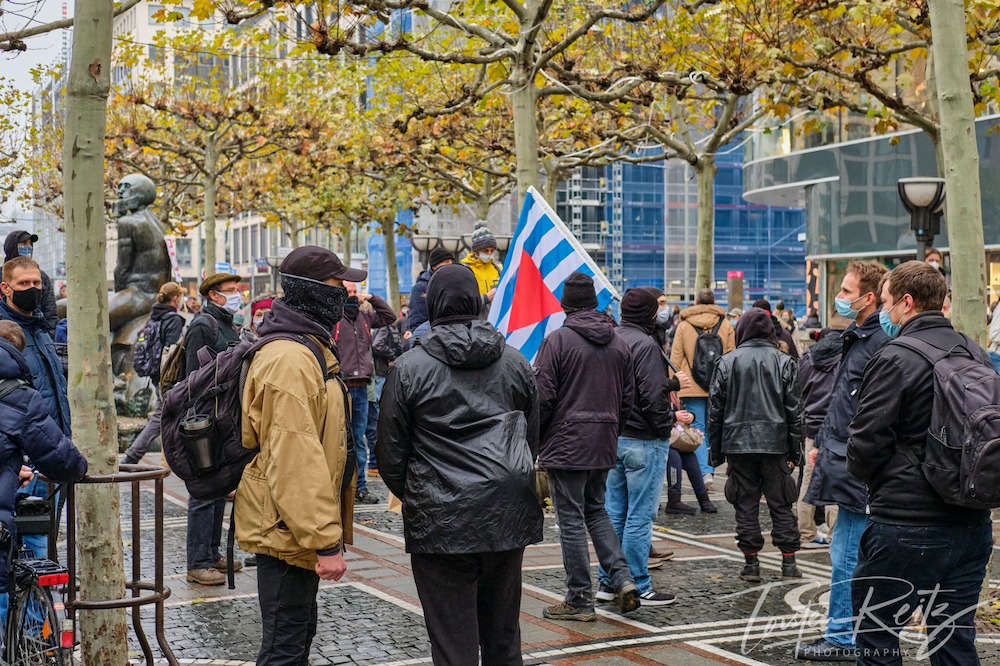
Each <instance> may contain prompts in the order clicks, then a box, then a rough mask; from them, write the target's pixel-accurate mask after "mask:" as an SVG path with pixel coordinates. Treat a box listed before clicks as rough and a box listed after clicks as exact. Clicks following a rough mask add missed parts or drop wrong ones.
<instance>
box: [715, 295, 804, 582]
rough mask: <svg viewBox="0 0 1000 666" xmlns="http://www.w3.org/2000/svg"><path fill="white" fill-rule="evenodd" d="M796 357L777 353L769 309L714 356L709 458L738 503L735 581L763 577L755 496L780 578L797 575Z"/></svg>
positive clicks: (754, 313)
mask: <svg viewBox="0 0 1000 666" xmlns="http://www.w3.org/2000/svg"><path fill="white" fill-rule="evenodd" d="M795 371H796V368H795V361H794V360H793V359H792V358H791V357H789V356H788V355H786V354H783V353H782V352H781V351H779V350H778V344H777V339H776V337H775V330H774V323H773V322H772V321H771V314H770V313H769V312H767V311H766V310H762V309H760V308H752V309H751V310H748V311H747V313H746V314H744V315H743V316H742V317H741V318H740V321H739V323H738V324H737V326H736V349H735V350H733V351H731V352H730V353H728V354H726V355H724V356H723V357H722V358H721V359H719V362H718V365H717V366H716V369H715V374H714V375H713V376H712V385H711V390H710V391H709V398H708V430H709V437H708V441H709V442H710V443H711V449H710V452H709V463H710V464H711V465H713V466H717V465H721V464H722V462H723V460H725V461H726V462H728V463H729V478H728V479H727V481H726V488H725V495H726V499H727V500H728V501H729V503H730V504H732V505H733V506H734V507H735V508H736V539H737V543H738V544H739V548H740V550H741V551H743V555H744V557H745V558H746V566H745V567H744V568H743V572H742V573H741V574H740V578H742V579H743V580H746V581H750V582H759V581H760V563H759V561H758V559H757V553H758V552H759V551H760V549H761V548H763V547H764V537H763V535H762V534H761V531H760V519H759V515H758V514H759V511H760V496H761V494H762V493H763V495H764V497H765V498H767V508H768V510H769V511H770V512H771V523H772V524H773V529H772V531H771V540H772V541H773V542H774V545H775V546H777V547H778V548H779V549H780V550H781V555H782V562H781V575H782V578H800V577H801V574H800V573H799V570H798V567H797V566H796V564H795V552H796V551H797V550H798V549H799V528H798V524H797V522H796V520H795V510H794V504H795V500H796V499H797V497H798V485H797V484H796V482H795V479H794V478H792V470H793V469H794V468H795V467H796V466H797V465H800V464H801V463H802V404H801V403H802V401H801V398H800V395H799V385H798V381H797V379H796V372H795Z"/></svg>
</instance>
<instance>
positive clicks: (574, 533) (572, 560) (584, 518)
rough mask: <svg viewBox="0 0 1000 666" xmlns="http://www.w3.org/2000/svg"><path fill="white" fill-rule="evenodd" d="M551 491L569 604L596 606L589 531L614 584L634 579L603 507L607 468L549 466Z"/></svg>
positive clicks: (613, 585)
mask: <svg viewBox="0 0 1000 666" xmlns="http://www.w3.org/2000/svg"><path fill="white" fill-rule="evenodd" d="M548 475H549V490H550V492H551V494H552V503H553V504H555V507H556V517H557V519H558V520H559V542H560V545H561V546H562V556H563V568H564V569H565V570H566V603H568V604H569V605H570V606H576V607H577V608H589V607H592V606H593V605H594V596H593V594H594V587H593V583H592V582H591V578H590V550H588V548H587V535H588V534H590V539H591V541H593V542H594V550H595V551H597V560H598V561H599V562H600V563H601V567H602V568H603V569H604V571H606V572H607V574H608V577H609V578H610V580H611V587H612V588H614V589H615V590H618V589H620V588H621V586H622V585H624V584H625V581H627V580H631V579H632V574H631V573H630V572H629V568H628V563H627V562H626V561H625V554H624V553H623V552H622V545H621V543H620V542H619V541H618V535H617V534H616V533H615V528H614V525H612V524H611V519H610V518H609V517H608V512H607V511H606V510H605V508H604V488H605V483H606V482H607V478H608V471H607V470H597V469H593V470H569V469H550V470H548Z"/></svg>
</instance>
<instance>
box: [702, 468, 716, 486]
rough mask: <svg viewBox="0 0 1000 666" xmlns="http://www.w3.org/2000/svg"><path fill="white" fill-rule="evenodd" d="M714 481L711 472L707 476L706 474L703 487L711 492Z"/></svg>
mask: <svg viewBox="0 0 1000 666" xmlns="http://www.w3.org/2000/svg"><path fill="white" fill-rule="evenodd" d="M714 480H715V477H714V476H712V473H711V472H709V473H708V474H706V475H705V477H704V481H705V487H706V488H707V489H709V490H711V489H712V481H714Z"/></svg>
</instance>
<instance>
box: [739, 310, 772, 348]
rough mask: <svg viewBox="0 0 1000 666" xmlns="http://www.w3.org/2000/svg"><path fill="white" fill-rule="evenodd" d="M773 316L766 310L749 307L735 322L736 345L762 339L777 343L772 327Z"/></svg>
mask: <svg viewBox="0 0 1000 666" xmlns="http://www.w3.org/2000/svg"><path fill="white" fill-rule="evenodd" d="M773 319H774V317H772V316H771V313H770V312H768V311H767V310H762V309H760V308H750V309H749V310H747V311H746V312H745V313H743V316H742V317H740V320H739V321H738V322H736V346H737V347H739V346H740V345H742V344H743V343H744V342H747V341H749V340H757V339H764V340H767V341H769V342H771V343H772V344H777V331H775V328H774V321H773Z"/></svg>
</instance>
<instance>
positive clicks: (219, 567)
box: [212, 557, 243, 573]
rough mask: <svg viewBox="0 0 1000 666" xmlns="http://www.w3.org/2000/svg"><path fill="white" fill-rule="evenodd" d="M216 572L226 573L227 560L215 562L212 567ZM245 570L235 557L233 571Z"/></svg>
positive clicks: (220, 559)
mask: <svg viewBox="0 0 1000 666" xmlns="http://www.w3.org/2000/svg"><path fill="white" fill-rule="evenodd" d="M212 568H213V569H215V570H216V571H221V572H223V573H225V572H226V558H224V557H220V558H219V559H217V560H216V561H215V565H213V567H212ZM242 569H243V563H242V562H240V561H239V560H238V559H236V558H235V557H234V558H233V571H240V570H242Z"/></svg>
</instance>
